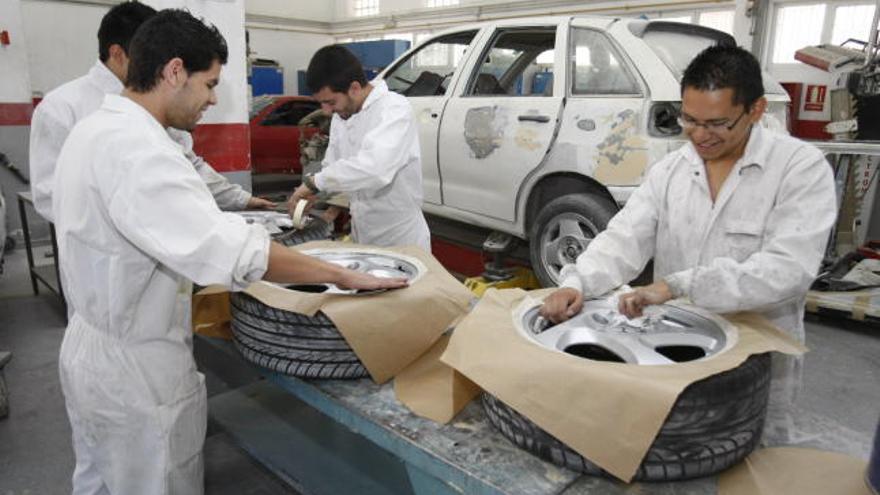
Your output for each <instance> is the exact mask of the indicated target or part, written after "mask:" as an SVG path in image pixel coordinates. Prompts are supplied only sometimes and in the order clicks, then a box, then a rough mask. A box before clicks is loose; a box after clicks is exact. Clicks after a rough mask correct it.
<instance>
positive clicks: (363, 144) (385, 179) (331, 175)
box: [315, 81, 431, 252]
mask: <svg viewBox="0 0 880 495" xmlns="http://www.w3.org/2000/svg"><path fill="white" fill-rule="evenodd" d="M371 84H372V85H373V90H372V91H371V92H370V94H369V95H368V96H367V99H366V100H365V101H364V104H363V106H362V107H361V110H360V112H358V113H356V114H354V115H352V116H351V117H350V118H349V119H348V120H343V119H342V118H341V117H339V116H338V115H334V116H333V119H332V120H331V122H330V142H329V144H328V145H327V153H326V154H325V156H324V161H323V164H322V165H323V168H322V170H321V171H320V172H319V173H317V174H315V185H316V186H317V187H318V189H320V190H321V191H328V192H332V193H347V194H348V197H349V200H350V211H351V217H352V237H353V238H354V240H355V242H357V243H359V244H371V245H375V246H406V245H414V246H419V247H421V248H422V249H424V250H426V251H428V252H430V251H431V234H430V232H429V231H428V224H427V222H425V216H424V215H423V214H422V160H421V152H420V150H419V135H418V127H417V126H416V121H415V117H414V116H413V112H412V107H410V104H409V102H408V101H407V100H406V98H405V97H403V96H401V95H399V94H397V93H392V92H390V91H388V86H387V85H386V84H385V82H384V81H373V82H372V83H371Z"/></svg>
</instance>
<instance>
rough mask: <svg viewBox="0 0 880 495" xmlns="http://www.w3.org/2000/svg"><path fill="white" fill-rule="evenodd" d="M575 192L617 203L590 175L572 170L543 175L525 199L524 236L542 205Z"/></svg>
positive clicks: (526, 234) (527, 233)
mask: <svg viewBox="0 0 880 495" xmlns="http://www.w3.org/2000/svg"><path fill="white" fill-rule="evenodd" d="M576 193H589V194H594V195H597V196H599V197H602V198H605V199H607V200H609V201H611V202H612V203H614V204H617V201H615V200H614V196H612V195H611V192H610V191H609V190H608V188H607V187H605V186H604V185H603V184H602V183H600V182H599V181H597V180H596V179H594V178H592V177H589V176H586V175H581V174H578V173H573V172H560V173H554V174H548V175H545V176H544V177H541V178H540V179H538V180H537V181H536V182H535V184H534V185H533V186H532V188H531V189H530V191H529V194H528V199H527V200H526V201H525V211H523V216H522V217H521V218H524V219H525V222H524V230H523V231H524V232H525V236H526V238H528V235H529V232H531V229H532V223H533V222H534V220H535V217H537V215H538V212H539V211H540V209H541V207H542V206H544V205H545V204H547V203H549V202H550V201H552V200H553V199H555V198H557V197H560V196H564V195H566V194H576Z"/></svg>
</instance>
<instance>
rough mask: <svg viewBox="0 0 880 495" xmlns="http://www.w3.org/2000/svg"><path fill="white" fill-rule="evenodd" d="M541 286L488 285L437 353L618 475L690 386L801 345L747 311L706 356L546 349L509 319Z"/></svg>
mask: <svg viewBox="0 0 880 495" xmlns="http://www.w3.org/2000/svg"><path fill="white" fill-rule="evenodd" d="M549 292H550V291H548V290H542V291H535V292H531V293H529V294H526V292H524V291H522V290H519V289H512V290H504V291H497V290H490V291H488V292H487V293H486V295H485V296H484V297H483V299H482V300H481V301H480V303H479V304H477V306H476V308H474V310H473V311H472V312H471V313H470V314H469V315H468V316H467V317H465V318H464V319H463V320H462V322H461V323H460V324H459V325H458V327H457V328H456V330H455V333H454V334H453V336H452V339H451V341H450V343H449V346H448V347H447V349H446V352H445V353H444V354H443V356H442V357H441V360H442V361H443V362H444V363H446V364H448V365H450V366H452V367H453V368H455V369H456V370H458V371H460V372H461V373H462V374H464V375H465V376H466V377H468V378H469V379H471V380H473V381H474V382H475V383H476V384H477V385H479V386H480V387H482V388H483V389H484V390H485V391H486V392H488V393H491V394H492V395H494V396H495V397H497V398H498V399H500V400H501V401H502V402H505V403H506V404H508V405H509V406H511V407H512V408H514V409H516V410H517V411H519V412H520V413H521V414H523V415H524V416H526V417H527V418H529V419H530V420H532V421H533V422H534V423H536V424H537V425H539V426H540V427H541V428H543V429H544V430H546V431H547V432H548V433H550V434H551V435H553V436H555V437H556V438H558V439H559V440H561V441H562V442H564V443H566V444H567V445H568V446H569V447H571V448H572V449H574V450H575V451H576V452H578V453H579V454H581V455H583V456H584V457H585V458H587V459H589V460H590V461H592V462H594V463H595V464H597V465H598V466H600V467H602V468H603V469H605V470H606V471H608V472H609V473H611V474H613V475H614V476H616V477H618V478H620V479H621V480H624V481H629V480H631V479H632V477H633V475H634V474H635V472H636V470H637V469H638V467H639V465H640V464H641V461H642V459H643V458H644V456H645V453H646V452H647V451H648V449H649V448H650V446H651V444H652V443H653V441H654V438H655V437H656V436H657V433H658V432H659V431H660V428H661V427H662V425H663V423H664V421H665V420H666V416H667V415H668V414H669V411H670V410H671V409H672V406H673V405H674V404H675V401H676V399H677V398H678V395H679V394H680V393H681V392H682V391H683V390H684V389H685V388H686V387H687V386H688V385H690V384H691V383H693V382H695V381H698V380H701V379H703V378H706V377H708V376H710V375H714V374H717V373H720V372H722V371H725V370H729V369H732V368H735V367H736V366H738V365H740V364H741V363H742V362H744V361H745V360H746V359H747V358H748V356H750V355H752V354H760V353H764V352H769V351H779V352H784V353H786V354H801V353H803V352H804V351H805V350H806V349H805V348H804V347H803V346H802V345H800V344H798V343H797V342H796V341H794V340H793V339H791V338H790V337H788V336H787V335H785V334H784V333H782V332H781V331H779V330H777V329H775V328H773V326H772V325H770V324H769V323H764V322H762V320H761V319H760V317H758V316H756V315H746V316H742V317H735V318H733V319H732V320H731V321H732V322H734V323H735V324H737V325H738V340H737V342H736V344H734V345H733V346H732V347H731V348H730V349H729V350H727V351H726V352H722V353H721V354H718V355H716V356H715V357H714V358H712V359H709V360H706V361H693V362H689V363H678V364H675V365H659V366H636V365H629V364H623V363H611V362H600V361H590V360H587V359H582V358H579V357H576V356H572V355H568V354H564V353H561V352H557V351H553V350H550V349H545V348H543V347H541V346H540V345H538V344H536V343H533V342H531V341H529V340H527V339H526V337H524V336H521V335H520V334H519V332H518V331H517V330H516V328H515V327H514V322H513V314H514V312H515V310H517V308H519V306H520V304H524V305H529V304H535V303H536V301H540V300H541V299H543V297H546V295H547V294H549ZM527 297H528V299H526V298H527ZM704 313H705V312H702V313H701V314H704ZM713 318H714V319H715V320H716V321H718V322H719V323H720V324H725V325H729V323H726V322H724V321H723V320H721V319H720V318H718V317H713ZM758 322H760V324H759V325H753V324H755V323H758Z"/></svg>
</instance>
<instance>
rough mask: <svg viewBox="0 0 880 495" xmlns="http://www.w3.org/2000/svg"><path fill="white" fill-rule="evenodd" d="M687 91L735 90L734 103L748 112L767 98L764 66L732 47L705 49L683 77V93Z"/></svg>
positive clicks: (743, 51) (723, 45) (742, 51)
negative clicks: (759, 99) (758, 102)
mask: <svg viewBox="0 0 880 495" xmlns="http://www.w3.org/2000/svg"><path fill="white" fill-rule="evenodd" d="M685 88H694V89H697V90H700V91H714V90H718V89H724V88H731V89H733V103H734V104H735V105H744V106H745V107H746V108H747V109H748V108H751V106H752V104H753V103H755V101H757V100H758V98H760V97H762V96H764V81H763V79H762V77H761V64H759V63H758V59H756V58H755V56H754V55H752V54H751V53H749V52H748V51H746V50H745V49H743V48H740V47H738V46H734V45H731V44H718V45H714V46H710V47H709V48H706V49H705V50H703V51H702V52H700V53H699V54H698V55H697V56H696V58H694V59H693V60H692V61H691V63H690V64H688V66H687V69H685V70H684V75H683V76H682V78H681V92H682V94H684V90H685Z"/></svg>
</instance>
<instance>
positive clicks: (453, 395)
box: [394, 335, 480, 423]
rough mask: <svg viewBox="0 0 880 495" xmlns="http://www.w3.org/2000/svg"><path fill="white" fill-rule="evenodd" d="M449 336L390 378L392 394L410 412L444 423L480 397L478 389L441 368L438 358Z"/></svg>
mask: <svg viewBox="0 0 880 495" xmlns="http://www.w3.org/2000/svg"><path fill="white" fill-rule="evenodd" d="M448 344H449V336H448V335H444V336H442V337H440V340H438V341H437V342H436V343H435V344H434V346H433V347H431V349H430V350H428V352H426V353H425V354H423V355H422V357H420V358H419V359H418V360H417V361H416V362H414V363H412V364H411V365H409V366H407V368H406V369H405V370H403V371H402V372H401V373H400V374H399V375H397V376H396V377H394V394H395V395H396V396H397V400H399V401H400V402H402V403H403V404H404V405H405V406H406V407H408V408H409V409H410V410H411V411H412V412H414V413H416V414H417V415H419V416H421V417H423V418H428V419H430V420H432V421H436V422H437V423H447V422H449V421H450V420H451V419H452V418H454V417H455V415H456V414H458V413H459V412H460V411H461V410H462V409H464V406H466V405H467V404H468V403H469V402H470V401H472V400H473V399H474V397H476V396H477V395H479V394H480V387H478V386H477V385H476V384H475V383H474V382H472V381H470V380H468V379H467V378H466V377H465V376H464V375H462V374H461V373H459V372H457V371H455V370H454V369H452V368H450V367H449V366H447V365H445V364H443V363H442V362H441V361H440V356H441V355H442V354H443V352H444V351H445V350H446V346H447V345H448Z"/></svg>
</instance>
